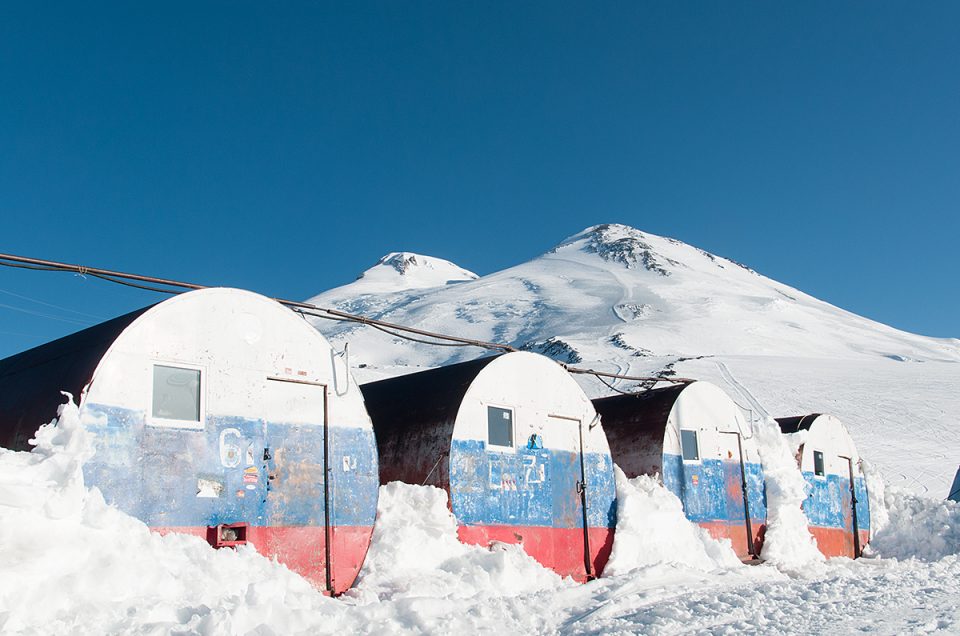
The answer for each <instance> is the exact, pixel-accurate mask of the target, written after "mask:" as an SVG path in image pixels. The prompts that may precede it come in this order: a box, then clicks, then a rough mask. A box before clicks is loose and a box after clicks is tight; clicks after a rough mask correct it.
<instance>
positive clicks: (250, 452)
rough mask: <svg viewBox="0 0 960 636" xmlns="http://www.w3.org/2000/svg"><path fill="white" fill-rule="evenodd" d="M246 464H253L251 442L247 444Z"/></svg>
mask: <svg viewBox="0 0 960 636" xmlns="http://www.w3.org/2000/svg"><path fill="white" fill-rule="evenodd" d="M247 466H253V444H250V445H249V446H247Z"/></svg>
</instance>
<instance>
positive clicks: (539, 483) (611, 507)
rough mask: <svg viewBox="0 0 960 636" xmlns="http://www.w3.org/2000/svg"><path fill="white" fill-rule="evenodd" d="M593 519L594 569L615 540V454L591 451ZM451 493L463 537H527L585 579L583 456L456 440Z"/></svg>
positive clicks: (548, 560) (544, 557)
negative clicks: (580, 484) (580, 485)
mask: <svg viewBox="0 0 960 636" xmlns="http://www.w3.org/2000/svg"><path fill="white" fill-rule="evenodd" d="M583 459H584V469H585V473H586V498H587V515H586V517H587V526H588V529H589V535H588V536H589V540H590V556H591V563H592V567H593V570H594V571H595V572H599V571H601V570H602V568H603V565H604V564H605V563H606V560H607V558H608V557H609V554H610V548H611V547H612V545H613V531H614V529H615V528H616V522H617V511H616V504H617V501H616V487H615V484H614V478H613V463H612V460H611V458H610V456H609V455H607V454H603V453H596V452H594V453H586V454H585V455H584V458H583ZM450 467H451V469H450V493H451V497H450V499H451V507H452V510H453V514H454V515H455V516H456V518H457V522H458V524H459V525H460V529H459V535H460V538H461V540H463V541H465V542H468V543H477V544H481V545H488V544H489V543H490V542H491V541H501V542H505V543H521V544H523V546H524V549H525V550H526V551H527V553H528V554H530V555H531V556H532V557H533V558H535V559H537V560H538V561H540V562H541V563H544V564H546V565H548V566H549V567H551V568H552V569H554V570H556V571H557V572H558V573H560V574H561V575H563V576H572V577H574V578H575V579H578V580H583V578H584V574H585V567H584V556H585V555H584V532H583V506H582V504H581V497H580V492H579V490H578V482H579V481H580V476H581V470H580V457H579V455H578V454H577V453H575V452H570V451H565V450H557V449H529V448H526V449H524V448H521V449H516V451H515V452H501V451H497V450H488V449H487V447H486V444H485V442H484V441H482V440H455V441H454V443H453V446H452V449H451V452H450Z"/></svg>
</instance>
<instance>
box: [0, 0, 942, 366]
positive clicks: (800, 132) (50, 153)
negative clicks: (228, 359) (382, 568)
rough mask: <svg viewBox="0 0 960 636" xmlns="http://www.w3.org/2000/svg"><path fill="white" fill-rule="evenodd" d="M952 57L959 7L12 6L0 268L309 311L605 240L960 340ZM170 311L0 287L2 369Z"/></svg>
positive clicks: (8, 274) (0, 52)
mask: <svg viewBox="0 0 960 636" xmlns="http://www.w3.org/2000/svg"><path fill="white" fill-rule="evenodd" d="M958 28H960V4H958V3H955V2H923V3H913V2H899V3H890V2H871V3H863V2H855V3H841V2H833V1H831V2H804V3H771V2H755V3H754V2H749V3H748V2H728V1H724V2H693V3H683V2H617V3H593V2H583V3H563V2H549V3H543V4H535V3H512V2H511V3H486V2H485V3H470V4H468V3H452V2H448V1H443V2H435V3H433V2H385V3H382V4H371V3H362V2H356V3H354V2H350V3H339V4H338V5H335V4H333V3H316V2H309V3H306V2H304V3H294V2H287V3H265V2H221V3H196V2H190V3H182V4H177V3H174V2H163V3H153V4H149V5H148V6H144V5H143V3H130V2H123V3H121V2H118V3H115V4H105V3H99V2H91V3H69V4H68V3H58V4H47V3H41V2H37V3H32V2H24V3H5V4H3V5H2V7H0V221H2V225H0V227H2V230H0V252H11V253H16V254H24V255H33V256H38V257H44V258H50V259H57V260H65V261H68V262H77V263H82V264H87V265H96V266H101V267H108V268H113V269H120V270H129V271H136V272H142V273H149V274H153V275H160V276H165V277H170V278H179V279H186V280H191V281H196V282H200V283H204V284H222V285H232V286H238V287H244V288H249V289H253V290H256V291H260V292H263V293H267V294H270V295H274V296H281V297H286V298H293V299H301V298H305V297H308V296H310V295H312V294H314V293H317V292H319V291H322V290H324V289H328V288H330V287H333V286H336V285H339V284H343V283H346V282H348V281H350V280H352V279H353V278H354V277H355V276H356V275H357V274H358V273H359V272H360V271H362V270H363V269H365V268H367V267H369V266H370V265H372V264H373V263H374V262H375V261H376V259H377V258H379V257H380V256H381V255H382V254H384V253H386V252H389V251H394V250H409V251H416V252H421V253H426V254H431V255H435V256H440V257H443V258H448V259H450V260H453V261H455V262H456V263H458V264H460V265H461V266H463V267H466V268H468V269H471V270H474V271H476V272H478V273H481V274H483V273H488V272H491V271H495V270H498V269H502V268H504V267H507V266H510V265H513V264H516V263H519V262H522V261H525V260H528V259H529V258H532V257H534V256H536V255H537V254H539V253H541V252H543V251H544V250H546V249H548V248H550V247H552V246H553V245H554V244H556V243H557V242H559V241H560V240H561V239H563V238H564V237H566V236H568V235H570V234H573V233H575V232H577V231H578V230H580V229H582V228H584V227H586V226H589V225H593V224H596V223H602V222H621V223H627V224H630V225H633V226H635V227H638V228H641V229H643V230H647V231H650V232H654V233H657V234H664V235H668V236H673V237H676V238H679V239H681V240H684V241H686V242H689V243H692V244H694V245H697V246H699V247H702V248H704V249H707V250H709V251H711V252H715V253H717V254H721V255H724V256H729V257H731V258H734V259H736V260H738V261H742V262H744V263H747V264H749V265H750V266H752V267H753V268H755V269H757V270H759V271H761V272H762V273H764V274H766V275H768V276H771V277H773V278H776V279H778V280H781V281H783V282H785V283H788V284H790V285H794V286H796V287H798V288H800V289H802V290H804V291H806V292H808V293H811V294H813V295H815V296H818V297H820V298H823V299H824V300H827V301H829V302H832V303H834V304H837V305H839V306H841V307H844V308H846V309H849V310H851V311H854V312H856V313H859V314H862V315H865V316H868V317H870V318H873V319H876V320H879V321H882V322H885V323H888V324H891V325H893V326H896V327H899V328H902V329H906V330H910V331H914V332H918V333H923V334H926V335H935V336H952V337H957V336H960V294H958V293H957V290H958V278H960V266H958V261H957V259H958V255H957V251H958V250H957V247H958V240H960V214H958V211H960V210H958V203H960V37H958V35H957V34H958ZM13 294H17V295H13ZM24 296H25V297H29V298H31V299H36V300H39V301H43V302H45V303H50V304H53V305H57V306H58V307H50V306H47V305H42V304H39V303H36V302H32V301H30V300H27V299H25V298H23V297H24ZM157 298H158V297H157V296H155V295H152V294H147V293H141V292H134V291H131V290H127V289H125V288H120V287H114V286H110V285H108V284H106V283H101V282H98V281H95V280H83V279H81V278H79V277H76V276H71V275H66V274H41V273H31V272H23V271H20V270H10V269H6V268H0V355H8V354H10V353H13V352H16V351H19V350H21V349H24V348H27V347H29V346H33V345H36V344H39V343H41V342H44V341H46V340H48V339H50V338H52V337H55V336H59V335H62V334H64V333H68V332H70V331H72V330H74V329H76V328H77V327H79V326H81V323H84V324H85V323H89V322H92V321H94V320H95V319H96V318H108V317H111V316H114V315H117V314H119V313H122V312H124V311H127V310H130V309H133V308H136V307H139V306H142V305H144V304H147V303H148V302H152V301H154V300H156V299H157ZM24 310H27V311H30V312H33V313H25V312H24ZM75 312H82V313H75ZM37 314H42V315H37ZM95 317H96V318H95Z"/></svg>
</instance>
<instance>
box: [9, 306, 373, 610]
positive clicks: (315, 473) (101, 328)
mask: <svg viewBox="0 0 960 636" xmlns="http://www.w3.org/2000/svg"><path fill="white" fill-rule="evenodd" d="M0 386H2V387H3V389H2V390H0V444H2V445H3V446H5V447H7V448H13V449H17V450H23V449H26V448H28V447H29V446H28V443H27V440H29V438H30V437H31V436H32V434H33V432H34V431H35V430H36V429H37V428H38V426H39V425H40V424H42V423H45V422H47V421H49V420H50V419H51V418H52V417H53V416H54V415H55V414H56V411H57V406H58V404H59V403H60V402H62V401H63V398H62V395H61V393H60V392H61V391H68V392H70V393H72V394H73V396H74V397H75V398H76V399H77V400H78V405H79V408H80V413H81V418H82V422H83V424H84V426H85V428H87V429H88V430H89V431H91V432H92V433H94V447H95V454H94V455H93V458H92V459H90V460H89V461H88V462H87V463H86V464H85V465H84V467H83V472H84V479H85V481H86V484H87V485H88V486H96V487H97V488H99V489H100V490H101V492H102V493H103V495H104V497H105V499H106V500H107V501H108V502H109V503H111V504H113V505H115V506H117V507H118V508H119V509H120V510H122V511H124V512H126V513H128V514H130V515H132V516H134V517H137V518H139V519H140V520H142V521H143V522H144V523H146V524H147V525H148V526H150V527H151V528H152V529H154V530H156V531H159V532H162V533H166V532H179V533H187V534H193V535H197V536H200V537H202V538H204V539H206V540H207V541H209V542H210V543H211V544H212V545H214V546H215V547H224V546H236V545H239V544H243V543H251V544H253V545H254V546H255V547H256V549H257V550H258V551H260V552H261V553H263V554H264V555H266V556H270V557H276V558H277V559H278V560H279V561H280V562H281V563H284V564H286V565H287V566H288V567H289V568H290V569H292V570H294V571H296V572H298V573H300V574H301V575H303V576H304V577H305V578H307V579H309V580H310V581H311V582H312V583H313V584H314V585H315V586H316V587H318V588H320V589H322V590H323V591H324V592H325V593H328V594H338V593H340V592H342V591H344V590H345V589H347V588H349V587H350V586H351V585H352V583H353V581H354V579H355V578H356V576H357V573H358V572H359V570H360V567H361V565H362V563H363V560H364V557H365V555H366V552H367V548H368V547H369V544H370V537H371V534H372V532H373V524H374V519H375V517H376V506H377V493H378V488H379V482H378V480H377V473H378V468H377V454H376V442H375V441H374V436H373V429H372V426H371V424H370V419H369V417H368V416H367V413H366V410H365V408H364V405H363V397H362V395H361V393H360V390H359V388H358V386H357V385H356V384H355V383H354V382H353V381H352V379H351V377H350V371H349V370H348V369H347V368H345V367H344V365H343V362H342V358H338V357H337V356H335V355H334V352H333V350H332V349H331V347H330V345H329V344H328V343H327V341H326V340H325V339H324V338H323V336H321V335H320V334H319V333H318V332H317V331H316V330H315V329H314V328H312V327H311V326H310V325H309V324H308V323H307V322H306V321H305V320H304V319H303V318H302V317H301V316H299V315H297V314H295V313H294V312H293V311H291V310H289V309H287V308H286V307H284V306H282V305H280V304H278V303H277V302H274V301H273V300H270V299H268V298H265V297H263V296H260V295H258V294H254V293H251V292H246V291H241V290H237V289H205V290H198V291H191V292H188V293H184V294H181V295H179V296H175V297H173V298H170V299H168V300H165V301H163V302H160V303H158V304H156V305H153V306H151V307H147V308H145V309H141V310H139V311H135V312H133V313H130V314H127V315H125V316H121V317H119V318H115V319H113V320H110V321H108V322H105V323H102V324H99V325H96V326H94V327H91V328H89V329H86V330H83V331H80V332H78V333H75V334H73V335H70V336H67V337H65V338H61V339H59V340H56V341H53V342H50V343H48V344H45V345H42V346H40V347H37V348H35V349H31V350H29V351H25V352H23V353H20V354H18V355H15V356H12V357H10V358H7V359H5V360H2V361H0Z"/></svg>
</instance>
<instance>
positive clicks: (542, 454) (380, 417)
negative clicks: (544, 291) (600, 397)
mask: <svg viewBox="0 0 960 636" xmlns="http://www.w3.org/2000/svg"><path fill="white" fill-rule="evenodd" d="M361 389H362V390H363V395H364V399H365V401H366V404H367V409H368V411H369V413H370V417H371V419H372V420H373V426H374V430H375V431H376V437H377V446H378V450H379V453H380V481H381V483H388V482H390V481H395V480H398V481H403V482H407V483H411V484H429V485H433V486H437V487H440V488H443V489H445V490H446V491H447V492H448V494H449V503H450V509H451V511H452V512H453V515H454V516H455V518H456V520H457V526H458V535H459V537H460V540H461V541H463V542H464V543H468V544H478V545H484V546H488V545H491V544H493V543H496V542H502V543H519V544H521V545H522V546H523V548H524V549H525V550H526V551H527V553H528V554H529V555H530V556H532V557H533V558H534V559H536V560H537V561H539V562H540V563H542V564H543V565H545V566H547V567H549V568H552V569H553V570H555V571H556V572H558V573H559V574H561V575H564V576H571V577H573V578H574V579H576V580H580V581H583V580H587V579H590V578H593V577H595V576H598V575H599V574H600V572H601V571H602V569H603V566H604V565H605V564H606V562H607V559H608V557H609V555H610V549H611V548H612V545H613V534H614V529H615V526H616V488H615V484H614V477H613V463H612V462H611V459H610V451H609V448H608V446H607V440H606V437H605V436H604V434H603V429H602V428H601V426H600V423H599V420H598V418H597V417H596V412H595V411H594V409H593V406H592V404H591V403H590V400H589V399H588V398H587V397H586V395H585V394H584V393H583V391H582V389H580V387H579V385H577V383H576V382H575V381H574V380H573V379H572V378H571V377H570V375H569V374H568V373H567V372H566V371H565V370H564V369H563V368H562V367H561V366H559V365H558V364H556V363H555V362H553V361H552V360H550V359H549V358H546V357H544V356H542V355H539V354H535V353H529V352H511V353H506V354H501V355H497V356H491V357H486V358H482V359H479V360H473V361H470V362H463V363H460V364H453V365H450V366H446V367H440V368H437V369H431V370H428V371H422V372H418V373H412V374H409V375H404V376H400V377H396V378H391V379H387V380H380V381H377V382H371V383H368V384H364V385H362V387H361Z"/></svg>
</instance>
